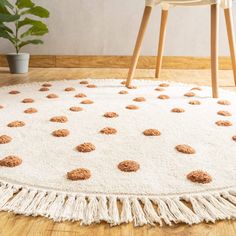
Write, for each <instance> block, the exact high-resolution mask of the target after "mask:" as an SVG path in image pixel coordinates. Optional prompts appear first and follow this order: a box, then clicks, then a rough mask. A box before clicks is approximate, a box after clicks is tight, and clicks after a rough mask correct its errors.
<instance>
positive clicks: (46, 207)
mask: <svg viewBox="0 0 236 236" xmlns="http://www.w3.org/2000/svg"><path fill="white" fill-rule="evenodd" d="M0 211H8V212H14V213H16V214H23V215H27V216H44V217H48V218H50V219H52V220H54V221H57V222H61V221H80V222H81V224H84V225H90V224H93V223H99V222H102V221H105V222H107V223H109V224H110V225H111V226H115V225H120V224H122V223H129V222H133V224H134V226H142V225H145V224H150V225H156V224H157V225H160V226H162V225H163V224H166V225H172V224H177V223H180V222H183V223H186V224H189V225H192V224H197V223H200V222H203V221H205V222H215V221H216V220H223V219H235V218H236V190H233V189H231V190H227V191H226V190H223V191H221V192H207V193H196V194H189V195H184V196H181V197H177V196H157V197H146V196H140V197H138V196H116V195H102V194H97V195H95V194H93V195H89V194H88V195H80V194H66V193H62V192H55V191H44V190H36V189H33V188H27V187H20V186H14V185H11V184H6V183H0Z"/></svg>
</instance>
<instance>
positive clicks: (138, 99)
mask: <svg viewBox="0 0 236 236" xmlns="http://www.w3.org/2000/svg"><path fill="white" fill-rule="evenodd" d="M133 101H135V102H145V101H146V99H145V98H144V97H137V98H134V99H133Z"/></svg>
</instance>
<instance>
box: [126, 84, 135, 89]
mask: <svg viewBox="0 0 236 236" xmlns="http://www.w3.org/2000/svg"><path fill="white" fill-rule="evenodd" d="M127 88H128V89H137V86H134V85H130V86H128V87H127Z"/></svg>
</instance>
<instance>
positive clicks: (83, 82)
mask: <svg viewBox="0 0 236 236" xmlns="http://www.w3.org/2000/svg"><path fill="white" fill-rule="evenodd" d="M88 83H89V82H88V81H87V80H82V81H80V84H88Z"/></svg>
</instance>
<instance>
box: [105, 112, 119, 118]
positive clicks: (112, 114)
mask: <svg viewBox="0 0 236 236" xmlns="http://www.w3.org/2000/svg"><path fill="white" fill-rule="evenodd" d="M103 116H104V117H106V118H115V117H118V116H119V115H118V114H117V113H116V112H106V113H105V114H104V115H103Z"/></svg>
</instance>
